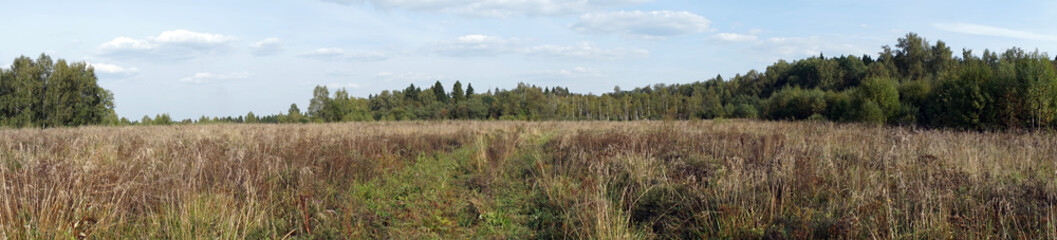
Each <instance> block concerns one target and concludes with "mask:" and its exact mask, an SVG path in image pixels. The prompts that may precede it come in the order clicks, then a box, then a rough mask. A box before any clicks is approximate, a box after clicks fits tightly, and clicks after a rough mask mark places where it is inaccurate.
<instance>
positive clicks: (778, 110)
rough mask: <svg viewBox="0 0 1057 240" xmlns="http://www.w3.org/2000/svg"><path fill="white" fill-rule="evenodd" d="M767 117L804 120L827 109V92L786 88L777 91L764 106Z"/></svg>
mask: <svg viewBox="0 0 1057 240" xmlns="http://www.w3.org/2000/svg"><path fill="white" fill-rule="evenodd" d="M764 109H765V110H764V111H765V112H766V114H767V117H768V118H770V119H781V120H802V119H807V118H808V117H810V116H811V115H815V114H821V113H823V112H824V111H825V110H826V99H825V92H823V91H822V90H819V89H809V90H803V89H800V87H791V88H785V89H782V90H781V91H779V92H777V93H775V94H774V95H773V96H771V98H770V99H767V104H766V105H765V107H764Z"/></svg>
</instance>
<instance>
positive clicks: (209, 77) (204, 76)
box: [180, 72, 253, 83]
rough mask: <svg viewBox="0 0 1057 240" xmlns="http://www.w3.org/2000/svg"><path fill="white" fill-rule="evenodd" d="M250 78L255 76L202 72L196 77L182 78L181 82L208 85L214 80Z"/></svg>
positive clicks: (246, 73) (238, 73)
mask: <svg viewBox="0 0 1057 240" xmlns="http://www.w3.org/2000/svg"><path fill="white" fill-rule="evenodd" d="M250 76H253V74H252V73H249V72H233V73H227V74H216V73H209V72H201V73H195V75H192V76H190V77H185V78H181V79H180V81H181V82H188V83H206V82H210V81H214V80H232V79H246V78H249V77H250Z"/></svg>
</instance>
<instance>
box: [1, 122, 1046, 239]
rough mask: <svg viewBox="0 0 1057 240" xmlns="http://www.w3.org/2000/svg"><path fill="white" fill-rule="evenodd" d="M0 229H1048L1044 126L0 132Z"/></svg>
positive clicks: (672, 233)
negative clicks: (984, 129)
mask: <svg viewBox="0 0 1057 240" xmlns="http://www.w3.org/2000/svg"><path fill="white" fill-rule="evenodd" d="M0 159H2V160H0V182H2V187H0V239H7V238H10V239H27V238H45V239H55V238H62V239H73V238H84V237H92V238H106V239H109V238H170V239H173V238H174V239H195V238H198V239H202V238H205V239H214V238H223V239H244V238H250V239H260V238H269V239H283V238H490V239H495V238H520V239H524V238H596V239H599V238H600V239H641V238H701V237H708V238H788V239H809V238H812V239H813V238H930V239H935V238H1005V239H1010V238H1013V239H1040V238H1048V239H1053V238H1057V222H1055V221H1057V172H1055V171H1057V167H1055V165H1057V136H1055V135H1054V134H1053V133H1045V132H1037V133H977V132H949V131H931V130H930V131H922V130H915V129H905V128H891V127H872V126H860V125H835V124H829V123H812V122H796V123H787V122H754V121H692V122H542V123H526V122H399V123H363V124H318V125H205V126H170V127H122V128H104V127H87V128H76V129H47V130H37V129H22V130H3V131H0Z"/></svg>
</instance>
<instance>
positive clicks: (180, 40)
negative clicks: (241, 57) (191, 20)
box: [151, 29, 235, 45]
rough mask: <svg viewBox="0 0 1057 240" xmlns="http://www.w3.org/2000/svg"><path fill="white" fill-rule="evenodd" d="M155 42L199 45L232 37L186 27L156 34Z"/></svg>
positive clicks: (226, 41)
mask: <svg viewBox="0 0 1057 240" xmlns="http://www.w3.org/2000/svg"><path fill="white" fill-rule="evenodd" d="M151 40H153V41H154V42H156V43H161V44H201V45H215V44H225V43H228V42H231V41H234V40H235V38H234V37H230V36H224V35H220V34H213V33H200V32H192V31H188V30H186V29H177V30H172V31H165V32H162V33H161V34H158V36H157V37H153V38H152V39H151Z"/></svg>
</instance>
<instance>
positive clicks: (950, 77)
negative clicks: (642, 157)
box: [309, 33, 1057, 130]
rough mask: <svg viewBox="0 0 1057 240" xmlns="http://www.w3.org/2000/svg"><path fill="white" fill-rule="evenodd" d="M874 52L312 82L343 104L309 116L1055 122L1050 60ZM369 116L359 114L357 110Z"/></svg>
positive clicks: (1025, 55)
mask: <svg viewBox="0 0 1057 240" xmlns="http://www.w3.org/2000/svg"><path fill="white" fill-rule="evenodd" d="M896 42H897V43H896V45H895V48H892V47H889V46H884V47H882V48H881V51H880V52H879V53H878V57H876V58H874V57H871V56H869V55H864V56H838V57H830V58H826V57H825V56H824V55H822V54H819V56H817V57H810V58H807V59H801V60H796V61H792V62H789V61H785V60H779V61H778V62H776V63H774V64H772V65H771V66H768V67H767V68H766V69H765V71H763V72H757V71H755V70H753V71H749V72H747V73H745V74H738V75H736V76H734V77H732V78H727V79H724V78H723V77H721V76H716V77H714V78H711V79H708V80H706V81H701V82H694V83H689V84H667V85H666V84H654V85H652V86H651V85H647V86H643V87H637V88H634V89H631V90H622V89H621V88H620V87H619V86H617V87H614V91H613V92H610V93H605V94H601V95H593V94H575V93H570V92H569V90H568V89H567V88H562V87H539V86H535V85H529V84H524V83H522V84H518V86H517V87H515V88H513V89H510V90H502V89H498V88H497V89H495V90H494V91H491V90H490V91H488V92H487V93H480V94H479V93H475V92H473V90H472V87H470V86H471V84H467V88H466V91H463V89H462V86H463V85H462V82H458V81H457V82H455V83H454V85H453V86H452V91H451V92H450V93H449V92H447V91H445V89H444V86H443V84H442V83H441V82H440V81H437V82H436V83H435V84H434V85H433V87H431V88H428V89H420V88H418V87H415V86H414V85H411V86H408V87H407V88H405V89H404V90H403V91H383V92H382V93H381V94H377V95H371V96H369V97H368V98H363V99H361V98H355V97H347V96H344V95H343V96H335V97H333V98H331V97H329V96H328V95H327V94H326V91H325V90H326V89H325V87H322V88H323V90H324V91H323V92H320V91H319V89H320V88H321V87H317V90H316V94H315V95H314V96H315V97H313V99H312V103H313V104H332V105H341V106H344V107H343V108H348V109H347V110H343V111H340V113H337V114H357V117H353V118H348V117H342V116H337V117H329V118H326V117H323V116H321V115H319V114H318V113H317V114H313V113H312V112H311V111H312V109H314V108H313V107H309V111H310V113H309V116H310V117H313V118H314V119H317V121H319V120H322V121H341V120H349V119H356V120H367V121H372V120H415V119H419V120H438V119H518V120H621V121H623V120H642V119H692V118H706V119H707V118H723V117H732V118H763V119H771V120H804V119H824V120H830V121H840V122H870V123H878V124H892V125H917V126H923V127H945V128H959V129H975V130H988V129H1011V128H1042V127H1048V128H1054V127H1057V122H1055V121H1057V77H1055V72H1057V70H1055V69H1057V59H1054V60H1052V61H1051V60H1050V58H1049V57H1048V56H1046V55H1045V54H1042V53H1039V52H1038V51H1034V52H1025V51H1024V50H1022V49H1019V48H1012V49H1009V50H1007V51H1005V52H1004V53H1001V54H998V53H996V52H992V51H990V50H984V52H983V54H982V55H981V56H976V55H973V54H972V51H970V50H963V52H962V54H961V56H954V54H953V52H952V51H951V49H950V47H948V46H947V45H946V43H944V42H943V41H936V42H935V43H934V44H933V43H931V42H929V41H928V40H926V39H924V38H922V37H920V36H918V35H917V34H915V33H909V34H907V35H906V36H905V37H903V38H900V39H898V40H897V41H896ZM363 115H366V116H363Z"/></svg>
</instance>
